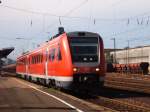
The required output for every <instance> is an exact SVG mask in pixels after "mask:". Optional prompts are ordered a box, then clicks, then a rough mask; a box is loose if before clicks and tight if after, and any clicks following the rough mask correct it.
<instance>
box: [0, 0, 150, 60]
mask: <svg viewBox="0 0 150 112" xmlns="http://www.w3.org/2000/svg"><path fill="white" fill-rule="evenodd" d="M1 1H2V3H1V4H0V48H4V47H10V46H14V47H15V48H16V50H15V51H14V52H13V53H12V54H11V55H10V56H9V57H11V58H13V59H15V58H16V56H18V55H19V54H21V52H23V51H27V50H30V49H34V48H36V46H37V44H40V43H42V42H44V41H46V40H48V38H50V37H51V36H52V35H54V34H56V33H57V28H58V26H64V27H65V30H66V32H70V31H77V30H78V31H79V30H82V31H92V32H97V33H99V34H100V35H101V36H102V38H103V40H104V44H105V48H113V41H112V40H111V38H114V37H115V38H116V43H117V48H124V47H126V46H127V41H128V40H129V42H130V46H131V47H134V46H141V45H149V44H150V41H149V40H148V39H150V33H149V31H150V0H1Z"/></svg>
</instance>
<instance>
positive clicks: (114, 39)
mask: <svg viewBox="0 0 150 112" xmlns="http://www.w3.org/2000/svg"><path fill="white" fill-rule="evenodd" d="M112 40H113V41H114V63H116V38H112Z"/></svg>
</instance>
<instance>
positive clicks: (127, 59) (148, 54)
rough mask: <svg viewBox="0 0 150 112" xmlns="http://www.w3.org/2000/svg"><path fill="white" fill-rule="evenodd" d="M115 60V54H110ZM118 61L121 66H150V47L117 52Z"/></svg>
mask: <svg viewBox="0 0 150 112" xmlns="http://www.w3.org/2000/svg"><path fill="white" fill-rule="evenodd" d="M110 56H112V57H113V58H114V52H113V51H112V52H110ZM116 61H117V63H119V64H128V63H139V62H149V64H150V46H138V47H135V48H125V49H122V50H117V51H116Z"/></svg>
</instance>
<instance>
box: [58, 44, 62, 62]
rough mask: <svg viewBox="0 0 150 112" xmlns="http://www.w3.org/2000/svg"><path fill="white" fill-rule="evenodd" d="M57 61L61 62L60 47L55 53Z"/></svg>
mask: <svg viewBox="0 0 150 112" xmlns="http://www.w3.org/2000/svg"><path fill="white" fill-rule="evenodd" d="M57 60H62V56H61V51H60V47H58V51H57Z"/></svg>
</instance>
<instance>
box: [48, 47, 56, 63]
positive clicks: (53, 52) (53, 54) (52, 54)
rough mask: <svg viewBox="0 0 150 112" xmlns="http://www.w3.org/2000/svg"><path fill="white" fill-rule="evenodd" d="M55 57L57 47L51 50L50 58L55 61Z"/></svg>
mask: <svg viewBox="0 0 150 112" xmlns="http://www.w3.org/2000/svg"><path fill="white" fill-rule="evenodd" d="M54 59H55V49H52V50H50V55H49V60H50V61H53V60H54Z"/></svg>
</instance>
